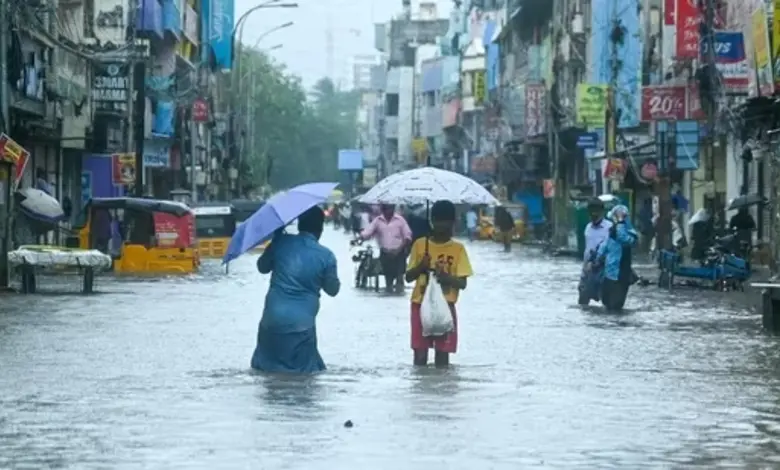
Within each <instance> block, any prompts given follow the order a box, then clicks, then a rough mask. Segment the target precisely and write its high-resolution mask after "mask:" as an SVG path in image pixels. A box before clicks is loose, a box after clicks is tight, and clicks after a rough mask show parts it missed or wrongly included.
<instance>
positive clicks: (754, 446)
mask: <svg viewBox="0 0 780 470" xmlns="http://www.w3.org/2000/svg"><path fill="white" fill-rule="evenodd" d="M324 242H325V243H326V244H327V245H329V246H331V247H332V248H333V249H334V251H336V252H337V254H338V255H339V259H340V260H341V263H342V264H341V266H340V269H341V273H342V274H343V281H344V282H345V284H346V285H345V288H344V290H343V292H342V293H341V295H340V296H339V297H337V298H336V299H329V298H327V299H324V300H323V309H322V312H321V314H320V321H319V335H320V346H321V352H322V354H323V357H324V358H325V360H326V362H327V363H328V365H329V367H330V370H329V371H328V372H327V373H325V374H323V375H320V376H317V377H310V378H289V377H288V378H279V377H265V376H260V375H256V374H253V373H252V372H251V371H250V370H249V368H248V364H249V359H250V355H251V353H252V350H253V348H254V339H255V330H256V325H257V321H258V319H259V317H260V312H261V307H262V301H263V296H264V294H265V285H266V282H267V281H266V280H264V279H263V278H262V277H261V276H260V275H258V274H257V273H256V272H254V271H253V270H254V259H253V258H251V257H247V258H245V259H242V260H240V261H239V262H238V263H236V265H235V266H234V267H233V268H232V269H231V273H230V274H229V275H227V276H225V275H224V274H222V273H221V271H220V268H219V267H218V266H216V265H214V266H210V267H209V268H208V270H207V271H208V272H205V273H204V274H202V275H200V276H197V277H194V278H191V279H172V280H165V281H154V282H153V281H133V282H108V283H103V284H102V285H101V286H100V288H101V289H102V290H103V291H104V293H103V294H100V295H97V296H93V297H81V296H60V295H40V296H30V297H21V296H8V297H2V298H0V302H2V303H1V304H0V364H2V368H1V369H0V370H1V372H0V468H79V469H89V468H101V469H103V468H118V469H124V468H160V469H172V468H186V469H197V468H204V469H214V468H226V469H241V468H247V469H250V468H251V469H257V468H263V469H275V470H276V469H306V470H318V469H333V468H338V469H375V470H380V469H388V470H396V469H398V468H403V469H406V470H416V469H425V470H428V469H430V468H434V467H441V468H443V467H442V465H444V466H446V468H448V469H453V470H457V469H468V470H474V469H512V470H516V469H518V468H523V469H526V468H536V467H540V468H542V467H543V468H629V469H635V468H670V467H678V468H679V467H686V468H691V467H697V466H698V467H700V468H716V467H727V466H733V467H738V468H746V467H748V466H750V465H754V466H753V467H751V468H770V467H771V468H777V467H776V466H780V444H777V443H778V442H780V407H778V400H780V398H778V397H780V393H779V392H780V370H778V365H779V364H780V345H779V344H778V341H777V340H775V339H773V338H770V337H767V336H764V335H763V334H762V333H761V331H760V328H759V325H760V319H759V318H757V317H755V316H754V315H752V314H751V313H744V312H739V311H737V310H735V309H733V308H731V307H730V306H729V304H728V302H722V305H721V306H720V307H717V306H716V305H718V304H717V303H713V302H712V301H711V300H709V299H711V298H712V297H713V295H715V294H712V293H702V292H696V291H681V292H679V293H675V296H676V297H673V298H672V297H670V296H669V295H667V294H666V293H664V292H660V291H657V290H656V289H655V288H645V289H640V290H636V291H634V292H633V296H632V298H631V299H630V300H629V305H628V307H629V309H630V310H631V311H632V313H629V314H628V315H624V316H611V315H604V314H602V313H601V312H600V310H599V309H593V310H589V311H584V312H583V311H581V310H580V309H579V308H577V307H574V306H573V304H574V301H575V295H574V289H575V284H576V278H577V275H578V267H577V266H576V265H575V264H573V263H571V262H570V261H564V260H547V259H543V258H540V257H539V256H538V255H536V254H534V253H533V252H529V251H526V252H523V251H522V250H518V251H517V252H516V253H511V254H504V253H501V252H500V250H499V248H498V247H497V246H495V245H492V244H483V243H478V244H472V245H469V250H470V253H471V257H472V262H473V265H474V268H475V270H476V271H477V273H478V274H477V276H476V277H475V278H474V279H473V280H472V282H470V284H469V289H468V291H467V292H466V293H465V294H464V295H463V297H462V302H461V305H460V309H459V310H460V312H461V315H460V321H461V335H460V336H461V351H460V352H459V353H458V354H457V355H456V356H455V357H454V358H453V359H454V363H455V364H456V365H455V366H454V367H453V368H452V369H451V370H446V371H441V370H435V369H423V370H419V369H418V370H416V369H413V368H412V367H411V366H410V361H411V352H410V351H409V347H408V299H406V298H399V297H383V296H377V295H375V294H368V293H356V292H354V291H353V290H352V289H351V279H352V264H351V263H350V262H349V256H348V251H347V250H348V248H347V242H346V238H345V237H344V236H342V235H340V234H337V233H334V232H328V233H326V235H325V237H324ZM42 287H43V288H44V289H45V288H46V285H42ZM716 298H718V297H716ZM719 298H721V299H723V298H724V297H719ZM348 419H350V420H352V421H353V422H354V423H355V427H354V428H352V429H346V428H344V427H343V423H344V421H346V420H348Z"/></svg>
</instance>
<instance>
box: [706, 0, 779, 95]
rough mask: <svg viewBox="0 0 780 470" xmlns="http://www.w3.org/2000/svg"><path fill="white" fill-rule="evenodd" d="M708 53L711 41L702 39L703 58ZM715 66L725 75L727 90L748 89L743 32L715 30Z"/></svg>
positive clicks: (739, 90)
mask: <svg viewBox="0 0 780 470" xmlns="http://www.w3.org/2000/svg"><path fill="white" fill-rule="evenodd" d="M778 1H780V0H778ZM708 53H709V43H708V42H707V41H705V40H702V43H701V58H702V60H705V59H706V57H707V54H708ZM715 67H716V68H717V69H718V72H720V74H721V76H722V77H723V86H724V87H725V88H726V91H727V92H732V93H733V92H740V93H743V92H745V91H746V90H747V87H748V84H749V81H748V63H747V56H746V55H745V38H744V36H743V35H742V33H740V32H736V31H716V32H715Z"/></svg>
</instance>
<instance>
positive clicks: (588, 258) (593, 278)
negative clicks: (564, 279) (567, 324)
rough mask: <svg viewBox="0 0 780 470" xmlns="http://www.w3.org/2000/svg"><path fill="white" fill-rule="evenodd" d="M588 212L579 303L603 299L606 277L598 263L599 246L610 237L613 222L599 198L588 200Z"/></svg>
mask: <svg viewBox="0 0 780 470" xmlns="http://www.w3.org/2000/svg"><path fill="white" fill-rule="evenodd" d="M588 214H589V215H590V222H589V223H588V225H586V226H585V252H584V253H583V254H582V259H583V260H584V264H583V266H582V274H581V275H580V283H579V285H578V286H577V290H578V293H579V298H578V302H577V303H578V304H580V305H588V304H589V303H590V301H591V300H595V301H596V302H599V301H600V300H601V281H602V279H603V278H604V269H603V266H601V265H600V264H599V263H597V259H596V257H597V254H598V248H599V246H600V245H601V244H602V243H603V242H604V241H605V240H606V239H607V238H609V233H610V228H611V227H612V222H611V221H610V220H607V219H605V218H604V202H603V201H602V200H601V199H599V198H593V199H591V200H590V201H588Z"/></svg>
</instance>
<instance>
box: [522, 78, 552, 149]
mask: <svg viewBox="0 0 780 470" xmlns="http://www.w3.org/2000/svg"><path fill="white" fill-rule="evenodd" d="M546 91H547V90H546V89H545V87H544V85H541V84H536V85H526V86H525V136H526V137H536V136H538V135H542V134H544V133H545V132H546V131H547V122H545V116H547V113H546V112H544V98H545V92H546Z"/></svg>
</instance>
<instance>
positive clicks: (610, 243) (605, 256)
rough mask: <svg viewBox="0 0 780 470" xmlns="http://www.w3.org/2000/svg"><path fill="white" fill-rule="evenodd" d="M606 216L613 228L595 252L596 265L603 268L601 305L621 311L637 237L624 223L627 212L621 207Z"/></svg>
mask: <svg viewBox="0 0 780 470" xmlns="http://www.w3.org/2000/svg"><path fill="white" fill-rule="evenodd" d="M618 215H619V216H620V217H617V216H618ZM610 216H611V217H613V218H614V219H616V220H615V225H613V226H612V228H611V229H610V236H609V238H607V240H605V241H604V243H602V244H601V246H599V248H598V250H597V258H598V263H597V264H599V265H601V266H603V270H604V271H603V272H604V277H603V279H602V281H601V302H602V303H603V304H604V306H605V307H606V308H607V309H609V310H621V309H622V308H623V305H624V304H625V302H626V296H627V295H628V289H629V287H630V286H631V284H633V282H634V271H633V270H632V268H631V251H632V248H633V246H634V245H636V242H637V240H638V239H639V237H638V235H637V232H636V230H634V227H633V226H632V225H631V221H630V220H628V209H627V208H626V207H625V206H617V207H615V208H614V209H613V210H612V211H611V213H610Z"/></svg>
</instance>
